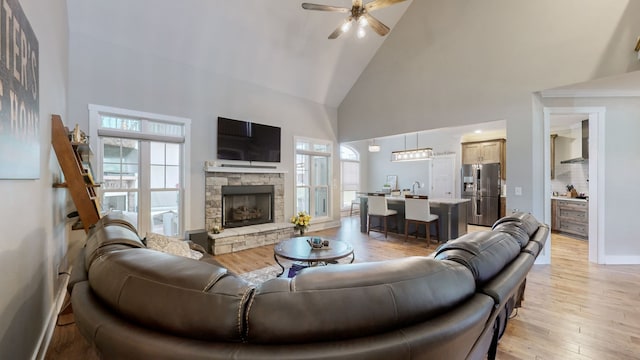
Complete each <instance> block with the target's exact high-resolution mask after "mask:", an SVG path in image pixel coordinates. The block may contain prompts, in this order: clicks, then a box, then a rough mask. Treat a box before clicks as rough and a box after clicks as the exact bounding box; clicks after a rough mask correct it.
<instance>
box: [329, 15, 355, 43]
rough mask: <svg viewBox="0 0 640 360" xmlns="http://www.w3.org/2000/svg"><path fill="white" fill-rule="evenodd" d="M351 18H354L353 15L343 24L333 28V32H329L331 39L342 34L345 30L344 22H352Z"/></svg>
mask: <svg viewBox="0 0 640 360" xmlns="http://www.w3.org/2000/svg"><path fill="white" fill-rule="evenodd" d="M351 20H353V17H352V16H349V17H348V18H347V19H346V20H345V21H344V22H343V23H342V24H340V26H338V27H337V28H336V29H335V30H333V32H332V33H331V34H329V39H331V40H333V39H335V38H337V37H338V36H340V35H342V33H343V32H344V31H345V30H344V24H346V23H349V22H351ZM347 30H348V29H347Z"/></svg>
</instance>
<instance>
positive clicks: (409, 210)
mask: <svg viewBox="0 0 640 360" xmlns="http://www.w3.org/2000/svg"><path fill="white" fill-rule="evenodd" d="M432 222H435V223H436V244H437V243H438V242H439V240H438V237H440V221H439V220H438V215H435V214H431V210H430V209H429V197H428V196H424V195H405V198H404V238H405V239H407V238H408V237H409V235H408V234H409V224H410V223H414V224H416V239H417V238H418V227H419V226H420V224H425V226H426V236H427V243H428V242H430V241H431V234H430V233H429V230H430V229H429V228H430V227H431V223H432Z"/></svg>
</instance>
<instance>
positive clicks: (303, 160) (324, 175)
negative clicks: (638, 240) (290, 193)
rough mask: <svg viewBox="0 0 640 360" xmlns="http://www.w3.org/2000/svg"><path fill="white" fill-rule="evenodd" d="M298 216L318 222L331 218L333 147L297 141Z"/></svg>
mask: <svg viewBox="0 0 640 360" xmlns="http://www.w3.org/2000/svg"><path fill="white" fill-rule="evenodd" d="M295 142H296V212H300V211H306V212H307V213H308V214H310V215H311V216H312V217H314V218H316V219H317V218H323V217H329V216H331V211H330V209H331V186H330V184H331V158H332V149H333V143H332V142H331V141H327V140H317V139H306V138H296V140H295Z"/></svg>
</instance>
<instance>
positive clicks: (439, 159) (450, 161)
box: [430, 154, 458, 199]
mask: <svg viewBox="0 0 640 360" xmlns="http://www.w3.org/2000/svg"><path fill="white" fill-rule="evenodd" d="M455 168H456V158H455V154H447V155H439V156H436V157H434V158H433V160H432V161H431V195H430V196H431V198H434V199H452V198H454V197H455V196H456V195H455V194H456V191H455V188H454V186H456V184H458V181H457V179H456V170H455Z"/></svg>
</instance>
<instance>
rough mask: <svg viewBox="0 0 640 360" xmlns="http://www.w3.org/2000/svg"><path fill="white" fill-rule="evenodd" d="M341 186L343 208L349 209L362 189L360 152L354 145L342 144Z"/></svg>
mask: <svg viewBox="0 0 640 360" xmlns="http://www.w3.org/2000/svg"><path fill="white" fill-rule="evenodd" d="M340 167H341V169H340V170H341V171H340V188H341V200H342V206H341V209H342V210H349V209H350V208H351V203H352V202H353V201H355V200H356V197H357V193H358V191H360V154H359V153H358V152H357V151H356V150H355V149H353V148H352V147H349V146H346V145H341V146H340Z"/></svg>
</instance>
